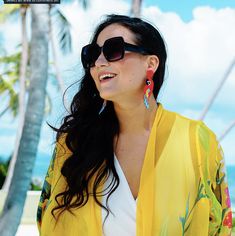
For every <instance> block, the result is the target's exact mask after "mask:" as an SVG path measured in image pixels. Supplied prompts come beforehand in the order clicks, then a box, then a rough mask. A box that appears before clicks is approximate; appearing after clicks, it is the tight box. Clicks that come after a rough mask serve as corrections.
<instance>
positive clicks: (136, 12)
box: [131, 0, 142, 17]
mask: <svg viewBox="0 0 235 236" xmlns="http://www.w3.org/2000/svg"><path fill="white" fill-rule="evenodd" d="M141 5H142V0H132V3H131V15H133V16H135V17H140V14H141Z"/></svg>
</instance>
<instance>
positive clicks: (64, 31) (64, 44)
mask: <svg viewBox="0 0 235 236" xmlns="http://www.w3.org/2000/svg"><path fill="white" fill-rule="evenodd" d="M53 15H54V17H56V23H57V25H58V28H59V29H58V31H57V32H56V33H57V37H58V42H59V45H60V49H61V51H62V52H63V53H64V54H67V53H69V52H71V50H72V38H71V33H70V29H71V24H70V23H69V21H68V19H67V18H66V16H65V15H64V14H63V13H62V12H61V11H60V10H59V9H56V11H55V12H54V14H53Z"/></svg>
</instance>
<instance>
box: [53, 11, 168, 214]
mask: <svg viewBox="0 0 235 236" xmlns="http://www.w3.org/2000/svg"><path fill="white" fill-rule="evenodd" d="M111 24H119V25H121V26H124V27H126V28H127V29H129V30H130V31H131V32H132V33H133V34H134V36H135V43H136V44H137V45H139V46H142V47H144V48H146V49H147V50H148V51H150V52H151V53H152V54H153V55H157V56H158V58H159V66H158V69H157V71H156V72H155V74H154V77H153V80H154V84H155V86H154V91H153V94H154V97H155V99H157V96H158V93H159V90H160V88H161V86H162V84H163V81H164V74H165V62H166V48H165V44H164V41H163V38H162V37H161V35H160V33H159V32H158V30H157V29H156V28H155V27H153V26H152V25H151V24H149V23H147V22H145V21H143V20H141V19H139V18H134V17H128V16H123V15H108V16H107V17H106V19H105V20H104V21H103V22H102V23H101V24H100V25H99V26H98V27H97V28H96V30H95V32H94V35H93V38H92V41H91V42H92V43H94V42H96V41H97V38H98V36H99V34H100V32H101V31H102V30H103V29H104V28H105V27H107V26H109V25H111ZM102 104H103V99H102V98H101V97H100V96H99V92H98V90H97V88H96V86H95V83H94V81H93V79H92V77H91V74H90V71H89V69H85V71H84V76H83V78H82V80H81V84H80V88H79V90H78V92H77V94H76V95H75V96H74V98H73V100H72V103H71V107H70V114H69V115H67V116H65V118H64V119H63V122H62V125H61V127H60V128H59V129H56V131H57V141H59V139H60V137H61V135H65V137H66V138H65V144H66V146H67V147H66V148H68V149H69V150H70V151H71V153H72V154H71V156H70V157H69V158H68V159H66V160H65V162H64V164H63V167H62V169H61V173H62V175H63V176H64V177H65V179H66V181H67V188H66V189H65V191H64V192H61V193H59V194H57V195H56V201H57V203H58V205H57V206H56V207H55V208H54V209H53V210H52V214H53V212H54V211H55V210H61V211H60V213H62V212H63V211H64V210H68V211H71V210H72V208H79V207H82V206H84V205H85V204H86V203H87V201H88V199H89V197H90V196H93V197H94V200H95V202H96V203H97V204H98V205H99V206H101V207H103V208H104V209H105V210H106V211H107V213H108V214H109V207H108V204H107V203H108V202H107V201H108V199H109V197H110V195H111V194H112V192H114V191H115V190H116V188H117V187H118V185H119V177H118V174H117V172H116V170H115V167H114V143H113V142H114V137H115V136H118V135H119V123H118V119H117V116H116V114H115V111H114V107H113V103H112V102H110V101H109V102H108V103H107V105H106V107H105V109H104V111H103V112H102V113H101V114H99V111H100V109H101V107H102ZM111 173H112V174H113V177H112V181H111V184H110V186H109V188H108V189H106V190H105V194H108V197H107V201H106V206H104V205H103V204H102V202H100V201H99V196H101V195H102V194H104V192H98V187H99V186H100V185H101V184H102V183H104V181H105V180H107V178H108V176H109V175H110V174H111ZM59 199H60V200H61V201H58V200H59ZM72 200H73V201H72ZM59 202H61V203H59ZM53 215H54V214H53Z"/></svg>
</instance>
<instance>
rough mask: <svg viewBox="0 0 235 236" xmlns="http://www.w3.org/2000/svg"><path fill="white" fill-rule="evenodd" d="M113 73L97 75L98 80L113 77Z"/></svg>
mask: <svg viewBox="0 0 235 236" xmlns="http://www.w3.org/2000/svg"><path fill="white" fill-rule="evenodd" d="M114 76H115V75H114V74H103V75H101V76H100V77H99V79H100V80H103V79H105V78H113V77H114Z"/></svg>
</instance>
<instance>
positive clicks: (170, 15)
mask: <svg viewBox="0 0 235 236" xmlns="http://www.w3.org/2000/svg"><path fill="white" fill-rule="evenodd" d="M129 3H130V0H92V1H91V4H90V5H91V6H90V9H88V10H87V11H86V12H85V11H84V10H82V9H81V7H80V6H79V5H78V4H76V3H73V4H66V5H63V4H60V6H59V7H60V9H61V10H62V11H63V13H64V14H65V16H66V17H67V18H68V19H69V21H70V22H71V25H72V38H73V53H72V54H71V55H69V56H67V57H64V56H60V60H61V62H60V63H61V64H60V66H61V73H62V75H63V78H64V80H65V81H66V83H67V85H69V83H71V82H72V81H73V80H75V79H76V78H78V77H79V76H80V73H81V65H80V60H79V54H80V49H81V47H82V46H83V45H84V44H87V42H89V39H90V37H91V32H92V31H93V28H94V26H95V25H96V24H97V22H99V21H100V19H101V18H102V15H104V14H108V13H114V12H115V13H120V14H128V13H129V10H130V4H129ZM114 9H115V11H114ZM142 16H143V18H144V19H147V20H148V21H150V22H151V23H153V24H154V25H155V26H157V27H158V28H159V30H160V31H161V33H162V35H163V36H164V39H165V41H166V44H167V50H168V62H167V73H166V81H165V84H164V87H163V90H162V92H161V96H160V98H159V99H160V101H161V102H162V103H163V105H164V107H165V108H167V109H169V110H173V111H176V112H179V113H181V114H183V115H185V116H187V117H190V118H193V119H197V118H198V117H199V115H200V113H201V111H202V109H203V107H204V105H205V103H206V101H207V100H208V98H209V96H210V95H211V94H212V93H213V91H214V89H215V87H216V85H217V84H218V83H219V81H220V79H221V78H222V76H223V74H224V72H225V70H226V69H227V67H228V65H229V63H230V62H231V60H232V59H233V58H234V56H235V45H234V42H235V31H234V25H235V1H232V0H213V1H212V0H211V1H201V0H200V1H191V0H182V1H177V0H174V1H173V0H171V1H164V0H158V1H152V0H146V1H143V8H142ZM81 19H82V20H81ZM9 29H11V30H9ZM0 32H2V34H3V40H4V42H5V43H4V47H5V48H6V49H7V50H8V51H14V50H15V45H17V43H19V41H20V26H19V24H17V21H15V22H8V23H4V25H0ZM71 68H72V69H71ZM68 71H70V72H69V73H68ZM71 71H72V72H71ZM50 89H51V87H50ZM50 89H49V90H50ZM234 91H235V69H234V70H233V72H232V73H231V75H230V77H229V78H228V80H227V82H226V84H225V85H224V87H223V88H222V90H221V91H220V93H219V96H218V97H217V99H216V101H215V103H214V104H213V106H212V109H211V110H210V112H209V113H208V114H207V116H206V119H205V123H206V124H207V125H208V126H209V127H210V128H211V129H212V130H213V131H214V132H215V133H216V135H217V136H218V137H219V136H220V135H221V133H222V132H223V130H224V129H225V128H226V127H227V126H228V125H229V123H230V122H231V121H232V120H233V119H235V98H234ZM59 99H60V98H59V96H58V92H55V94H54V95H53V96H52V100H53V101H54V102H55V103H57V102H56V101H57V100H59ZM54 107H55V109H56V110H54V111H53V115H52V116H51V117H49V118H46V119H49V120H50V121H52V122H53V121H57V120H58V117H59V115H58V114H59V113H60V112H59V110H60V109H61V103H60V104H57V105H55V106H54ZM1 110H2V107H1V104H0V111H1ZM15 129H16V122H14V123H12V118H11V117H10V115H8V117H5V118H4V119H1V120H0V156H2V155H4V154H6V153H7V156H8V155H9V154H10V152H11V148H12V147H13V146H14V133H15ZM41 137H42V138H41V141H40V145H39V152H41V153H43V154H46V155H48V156H50V154H51V151H52V146H51V143H52V142H53V134H52V133H51V131H50V129H48V128H47V127H46V124H45V122H44V125H43V129H42V136H41ZM234 140H235V128H234V129H233V130H232V131H231V132H230V133H229V135H228V136H226V138H225V139H224V140H223V141H222V143H221V144H222V147H223V148H224V152H225V158H226V161H227V162H228V164H230V165H235V157H234V153H235V145H234ZM5 147H9V148H8V149H7V150H6V148H5ZM48 162H49V159H48ZM46 165H47V163H46Z"/></svg>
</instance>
